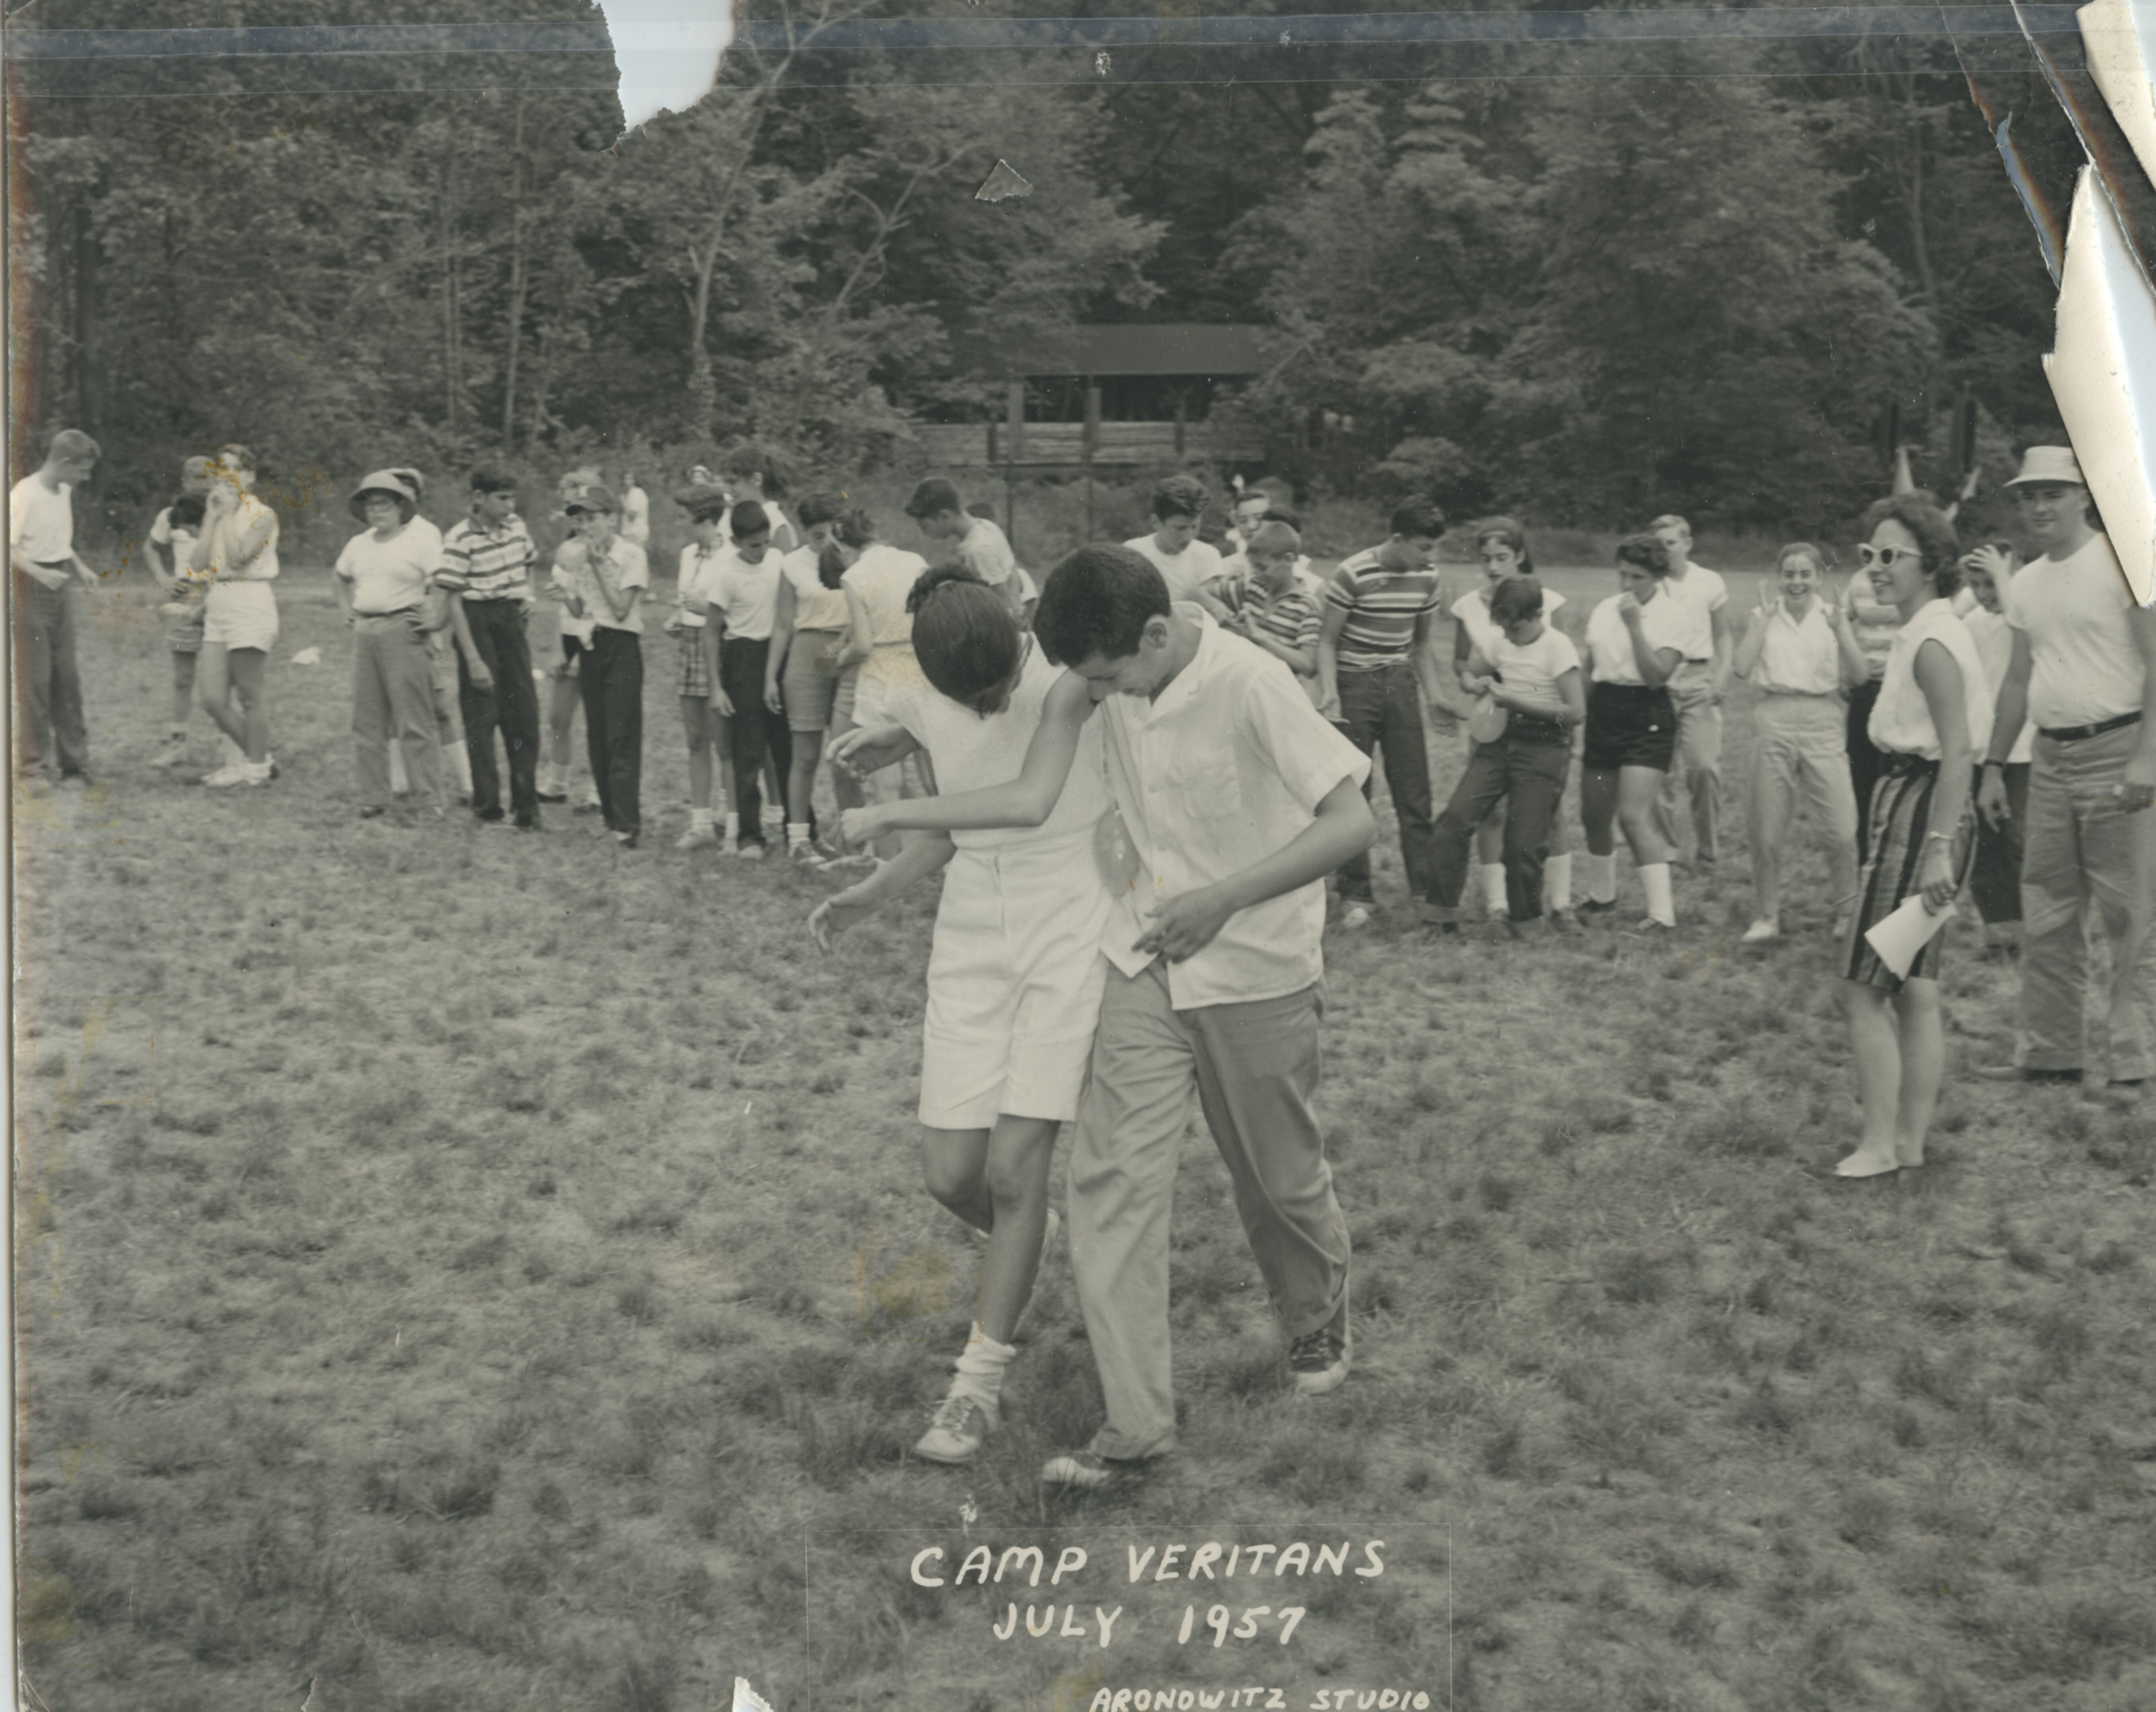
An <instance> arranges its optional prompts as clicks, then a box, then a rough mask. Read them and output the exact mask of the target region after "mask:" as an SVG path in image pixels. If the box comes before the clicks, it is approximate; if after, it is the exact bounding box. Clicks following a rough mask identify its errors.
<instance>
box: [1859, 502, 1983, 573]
mask: <svg viewBox="0 0 2156 1712" xmlns="http://www.w3.org/2000/svg"><path fill="white" fill-rule="evenodd" d="M1889 520H1892V522H1897V523H1899V524H1900V525H1901V526H1902V527H1903V528H1904V529H1907V531H1908V532H1910V533H1911V534H1912V535H1913V536H1915V537H1917V553H1918V554H1919V556H1920V557H1921V558H1922V562H1923V567H1924V574H1925V575H1927V576H1928V577H1930V578H1932V579H1933V587H1934V588H1935V589H1937V590H1938V593H1939V594H1941V595H1942V596H1948V597H1950V596H1953V595H1955V594H1959V593H1960V592H1961V542H1960V539H1959V538H1958V537H1957V536H1956V535H1955V534H1954V526H1953V523H1952V522H1949V521H1948V518H1947V514H1946V513H1945V512H1943V511H1941V510H1940V509H1939V508H1938V506H1936V505H1933V504H1932V503H1930V502H1929V501H1927V500H1925V499H1924V498H1922V496H1919V495H1917V494H1913V493H1897V494H1894V495H1892V496H1890V497H1888V498H1886V499H1882V500H1880V501H1876V502H1875V503H1874V504H1873V505H1872V506H1871V508H1870V509H1869V510H1867V511H1866V512H1865V514H1864V534H1865V537H1866V539H1867V540H1869V539H1870V538H1871V533H1872V532H1873V531H1874V530H1876V528H1878V527H1879V526H1880V525H1881V523H1884V522H1888V521H1889Z"/></svg>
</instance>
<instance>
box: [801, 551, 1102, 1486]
mask: <svg viewBox="0 0 2156 1712" xmlns="http://www.w3.org/2000/svg"><path fill="white" fill-rule="evenodd" d="M909 604H911V607H912V609H913V615H914V616H913V646H914V652H915V655H916V657H917V658H918V660H919V661H920V663H921V672H922V674H923V676H925V678H926V679H927V686H924V687H921V688H920V689H907V688H902V687H889V688H887V692H886V694H885V699H884V709H885V713H886V715H887V716H888V717H889V719H890V723H889V724H886V725H880V726H875V727H865V728H863V729H862V730H860V731H859V732H857V733H855V734H854V735H853V736H852V737H851V738H847V739H844V740H842V741H841V742H840V743H839V744H837V745H834V757H835V758H838V759H840V760H859V761H865V762H869V763H876V762H881V763H885V764H888V763H889V761H890V760H891V759H894V758H896V757H897V756H898V755H899V754H901V753H904V752H905V751H906V750H907V749H910V748H911V747H912V746H913V745H915V744H918V745H919V746H920V747H921V748H924V749H926V750H927V753H928V754H929V756H930V758H932V760H933V762H934V763H935V768H936V773H937V779H939V780H940V781H941V782H942V784H943V785H944V787H945V788H947V789H952V790H956V791H964V790H974V789H982V788H985V787H989V786H995V785H1001V784H1008V783H1011V782H1014V781H1015V780H1016V779H1018V777H1019V773H1020V771H1021V769H1023V768H1024V765H1025V762H1026V757H1027V753H1028V751H1029V748H1031V747H1032V746H1033V743H1034V735H1035V733H1037V732H1038V731H1039V729H1040V727H1041V722H1042V717H1043V714H1044V712H1045V710H1046V709H1047V707H1049V705H1050V700H1051V697H1057V699H1058V700H1059V702H1060V703H1063V704H1067V703H1068V702H1069V701H1070V696H1071V695H1072V693H1073V691H1072V689H1071V686H1072V685H1075V686H1076V689H1075V695H1076V697H1077V699H1078V701H1080V702H1087V701H1088V697H1086V691H1085V686H1084V685H1083V683H1082V682H1080V681H1078V680H1076V679H1073V678H1071V677H1070V675H1069V674H1068V673H1065V672H1063V671H1060V670H1058V669H1057V668H1056V667H1055V666H1050V664H1049V663H1048V661H1047V660H1046V659H1045V657H1043V655H1041V653H1040V650H1039V647H1038V646H1037V645H1035V644H1034V640H1033V639H1032V638H1031V637H1030V636H1029V635H1024V633H1023V632H1021V631H1020V630H1019V628H1018V625H1017V622H1016V620H1014V618H1013V617H1012V615H1011V613H1010V609H1009V607H1008V606H1007V605H1006V604H1004V599H1003V597H1002V596H1001V595H999V594H997V593H996V591H995V590H993V589H990V588H989V587H988V585H987V584H985V583H983V582H982V581H981V580H980V579H979V578H978V577H976V576H975V575H974V574H973V573H972V572H971V571H968V570H964V569H962V568H957V567H952V568H946V569H942V570H937V571H932V572H930V573H928V574H927V576H925V577H923V578H921V581H920V583H919V584H917V585H916V588H915V589H914V592H913V594H912V596H911V600H910V602H909ZM1059 686H1060V696H1059ZM1078 748H1079V751H1080V753H1078V754H1077V755H1076V756H1075V761H1074V764H1072V765H1070V769H1069V776H1068V778H1067V779H1066V780H1065V783H1064V784H1062V786H1061V789H1060V793H1059V794H1057V795H1056V796H1055V798H1054V799H1053V806H1052V807H1050V808H1049V809H1047V810H1045V818H1044V817H1042V816H1038V815H1037V816H1034V820H1033V824H1031V825H1024V826H1007V827H1002V828H998V829H994V830H957V831H953V832H944V831H941V830H937V813H936V804H937V799H935V798H932V797H921V798H915V799H910V800H903V801H900V802H896V803H886V804H880V805H875V806H873V807H869V808H862V809H854V810H848V811H847V812H846V814H845V815H844V816H843V817H842V821H843V829H844V834H845V835H846V836H847V838H848V840H849V841H850V842H855V843H859V842H863V841H866V840H867V839H869V838H870V837H872V836H874V835H875V834H876V833H877V832H879V831H881V830H893V831H896V830H906V831H917V832H923V833H927V834H928V835H927V836H924V837H917V838H909V840H908V841H907V842H906V846H905V847H904V848H903V849H902V850H901V851H900V853H899V855H898V856H897V857H896V859H895V860H893V861H890V862H887V863H885V865H884V866H882V867H880V868H879V869H878V870H877V871H876V872H875V874H874V875H873V876H872V877H870V878H869V879H866V880H864V881H863V882H861V883H860V885H858V886H855V887H851V888H850V889H849V890H847V891H845V892H840V893H839V894H838V895H837V896H836V897H832V898H830V899H829V900H828V901H827V902H824V904H823V905H822V906H821V907H819V909H818V910H817V911H816V913H815V914H814V915H813V916H812V917H810V918H809V928H810V930H811V932H813V933H814V934H815V936H816V938H817V941H818V943H819V944H822V945H824V946H826V947H827V948H828V946H829V943H830V934H831V931H832V930H833V929H834V928H836V927H838V926H840V925H842V924H843V923H845V922H846V921H848V920H850V919H853V918H856V917H858V916H859V915H860V913H864V912H865V911H867V910H869V909H872V908H874V907H875V906H876V905H877V904H879V903H880V902H883V901H884V899H885V898H886V897H890V896H891V894H892V893H894V892H897V891H898V890H899V889H901V887H904V886H906V885H907V884H909V883H911V882H912V881H914V880H916V879H918V878H921V877H923V876H925V875H927V874H930V873H932V872H934V871H936V870H937V869H938V868H943V869H944V870H945V872H944V879H943V898H942V904H941V905H940V906H939V907H938V908H937V915H936V933H935V940H934V944H933V947H932V949H931V951H930V953H929V960H928V1012H927V1019H926V1021H925V1023H924V1025H923V1026H922V1029H921V1123H922V1125H923V1126H924V1127H925V1129H926V1132H927V1133H926V1134H925V1135H924V1137H923V1139H922V1154H923V1159H924V1163H925V1164H926V1167H927V1179H928V1190H929V1193H930V1194H932V1195H934V1196H935V1197H936V1198H937V1200H940V1201H942V1203H943V1205H944V1206H947V1207H949V1208H950V1209H951V1211H952V1212H954V1213H956V1214H957V1216H959V1217H960V1218H962V1219H963V1220H965V1221H966V1222H967V1223H968V1224H969V1225H972V1226H973V1227H974V1228H975V1229H976V1230H978V1231H985V1232H987V1233H988V1250H987V1253H986V1255H985V1257H984V1258H983V1262H982V1265H981V1293H980V1303H979V1309H978V1319H977V1320H976V1322H975V1324H974V1326H973V1334H972V1335H971V1337H970V1338H968V1340H967V1344H966V1349H965V1352H964V1353H963V1354H962V1355H961V1356H960V1357H959V1358H958V1371H957V1378H956V1379H955V1380H953V1381H952V1386H951V1391H950V1395H949V1396H947V1397H946V1398H945V1399H944V1401H943V1403H942V1406H940V1407H939V1408H938V1409H937V1411H936V1416H935V1419H934V1421H933V1422H932V1423H931V1425H930V1427H929V1429H928V1432H927V1434H926V1436H924V1437H922V1438H921V1442H919V1443H918V1444H916V1446H915V1447H914V1452H915V1454H916V1455H917V1456H921V1457H924V1458H928V1459H930V1460H932V1461H935V1462H942V1463H964V1462H969V1461H971V1460H972V1458H973V1455H974V1453H975V1452H977V1451H978V1449H979V1447H980V1445H981V1442H982V1441H983V1439H984V1438H985V1437H987V1435H988V1433H989V1432H991V1431H992V1430H993V1428H994V1427H995V1425H996V1422H997V1417H998V1409H999V1397H1000V1393H1001V1388H1002V1383H1003V1374H1004V1368H1005V1367H1006V1366H1007V1365H1009V1361H1010V1359H1011V1357H1012V1356H1013V1355H1015V1354H1016V1353H1017V1351H1016V1350H1014V1348H1013V1347H1012V1345H1011V1341H1010V1339H1011V1335H1012V1334H1013V1332H1014V1330H1015V1329H1016V1328H1017V1325H1018V1320H1019V1314H1021V1313H1022V1312H1023V1311H1024V1308H1025V1304H1026V1300H1027V1298H1028V1297H1029V1296H1030V1295H1031V1293H1032V1291H1033V1284H1034V1275H1035V1273H1036V1272H1038V1271H1039V1267H1040V1257H1041V1253H1042V1251H1043V1250H1044V1249H1045V1247H1046V1245H1047V1238H1048V1234H1049V1220H1050V1213H1049V1208H1048V1168H1049V1161H1050V1156H1051V1155H1052V1154H1053V1153H1054V1152H1055V1132H1056V1129H1057V1128H1058V1127H1059V1126H1060V1125H1061V1124H1063V1123H1067V1122H1068V1121H1070V1119H1071V1118H1075V1116H1076V1115H1077V1112H1078V1097H1079V1094H1080V1092H1081V1091H1082V1090H1083V1088H1084V1087H1085V1082H1086V1066H1087V1064H1088V1062H1089V1061H1090V1059H1091V1053H1092V1047H1093V1031H1094V1027H1095V1025H1096V1023H1097V1021H1099V1017H1100V1010H1101V985H1102V981H1103V971H1104V969H1105V967H1106V966H1105V964H1103V963H1102V962H1101V952H1100V942H1101V929H1102V928H1103V927H1104V926H1105V924H1106V920H1107V915H1108V905H1109V897H1108V891H1107V887H1106V884H1105V883H1104V882H1103V881H1102V879H1101V872H1100V869H1099V866H1098V865H1097V863H1096V859H1095V857H1094V854H1093V840H1094V829H1095V827H1096V824H1097V823H1098V822H1099V820H1100V819H1101V815H1103V814H1104V813H1105V812H1106V809H1107V806H1108V791H1107V779H1106V766H1105V761H1104V758H1103V757H1102V755H1101V751H1100V733H1099V729H1098V727H1097V725H1096V724H1092V723H1087V724H1086V725H1085V726H1084V727H1083V730H1082V732H1081V735H1080V739H1079V744H1078ZM1089 756H1090V758H1089Z"/></svg>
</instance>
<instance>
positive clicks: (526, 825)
mask: <svg viewBox="0 0 2156 1712" xmlns="http://www.w3.org/2000/svg"><path fill="white" fill-rule="evenodd" d="M516 830H518V831H519V832H544V831H545V830H547V823H546V822H545V821H543V820H541V819H540V818H539V817H538V816H537V815H518V816H517V817H516Z"/></svg>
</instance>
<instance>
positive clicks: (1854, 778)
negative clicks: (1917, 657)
mask: <svg viewBox="0 0 2156 1712" xmlns="http://www.w3.org/2000/svg"><path fill="white" fill-rule="evenodd" d="M1878 700H1879V680H1878V679H1877V678H1876V677H1875V678H1866V680H1865V681H1863V682H1862V683H1861V684H1859V685H1858V686H1856V688H1855V689H1853V690H1851V691H1850V692H1849V783H1850V785H1851V789H1853V790H1854V792H1855V793H1856V866H1858V867H1860V868H1861V867H1862V866H1864V864H1865V863H1866V861H1868V860H1869V859H1870V857H1871V787H1872V786H1873V785H1875V784H1877V783H1878V782H1879V769H1880V765H1881V761H1880V755H1879V751H1878V750H1876V749H1875V748H1872V747H1871V733H1870V731H1868V730H1867V729H1866V727H1868V726H1869V725H1870V724H1871V709H1872V707H1873V706H1874V705H1875V704H1876V702H1878Z"/></svg>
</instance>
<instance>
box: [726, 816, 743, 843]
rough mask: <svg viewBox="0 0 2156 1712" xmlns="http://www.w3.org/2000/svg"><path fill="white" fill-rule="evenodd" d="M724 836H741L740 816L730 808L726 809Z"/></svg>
mask: <svg viewBox="0 0 2156 1712" xmlns="http://www.w3.org/2000/svg"><path fill="white" fill-rule="evenodd" d="M726 836H727V837H728V838H730V839H739V838H740V836H741V816H740V815H737V814H736V813H735V812H734V811H733V810H731V809H728V810H726Z"/></svg>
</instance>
